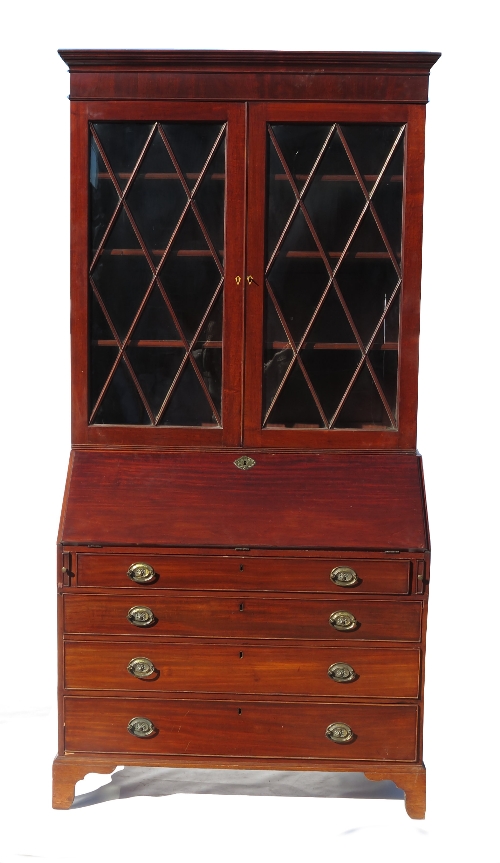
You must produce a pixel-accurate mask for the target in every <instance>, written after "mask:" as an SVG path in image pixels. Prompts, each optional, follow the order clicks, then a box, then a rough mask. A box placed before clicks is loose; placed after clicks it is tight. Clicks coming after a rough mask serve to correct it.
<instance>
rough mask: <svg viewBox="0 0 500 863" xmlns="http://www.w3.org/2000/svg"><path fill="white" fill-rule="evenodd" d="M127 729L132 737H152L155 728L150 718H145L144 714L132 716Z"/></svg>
mask: <svg viewBox="0 0 500 863" xmlns="http://www.w3.org/2000/svg"><path fill="white" fill-rule="evenodd" d="M127 731H129V732H130V734H133V735H134V737H152V736H153V734H156V731H157V729H156V728H155V727H154V725H153V723H152V722H151V720H150V719H146V718H145V717H144V716H134V718H133V719H131V720H130V722H129V724H128V725H127Z"/></svg>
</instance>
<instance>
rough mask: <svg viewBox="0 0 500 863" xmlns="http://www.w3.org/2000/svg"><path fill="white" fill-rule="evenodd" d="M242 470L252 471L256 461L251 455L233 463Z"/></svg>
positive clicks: (241, 457)
mask: <svg viewBox="0 0 500 863" xmlns="http://www.w3.org/2000/svg"><path fill="white" fill-rule="evenodd" d="M233 464H235V465H236V467H239V469H240V470H250V468H251V467H253V466H254V464H255V460H254V459H253V458H252V457H251V456H249V455H242V456H240V458H237V459H236V461H234V462H233Z"/></svg>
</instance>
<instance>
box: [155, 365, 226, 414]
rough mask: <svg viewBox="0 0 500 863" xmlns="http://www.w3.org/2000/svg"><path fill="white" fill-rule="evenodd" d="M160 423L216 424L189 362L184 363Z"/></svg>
mask: <svg viewBox="0 0 500 863" xmlns="http://www.w3.org/2000/svg"><path fill="white" fill-rule="evenodd" d="M160 424H161V425H169V426H200V425H209V426H213V425H217V420H216V418H215V417H214V415H213V413H212V410H211V408H210V404H209V402H208V400H207V398H206V396H205V393H204V392H203V387H202V386H201V384H200V382H199V380H198V377H197V375H196V373H195V371H194V369H193V367H192V365H191V363H190V362H187V363H186V366H185V368H184V370H183V372H182V374H181V376H180V378H179V381H178V383H177V384H176V387H175V389H174V391H173V394H172V397H171V399H170V401H169V402H168V405H167V407H166V409H165V412H164V414H163V416H162V418H161V420H160Z"/></svg>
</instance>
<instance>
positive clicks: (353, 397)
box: [334, 364, 391, 429]
mask: <svg viewBox="0 0 500 863" xmlns="http://www.w3.org/2000/svg"><path fill="white" fill-rule="evenodd" d="M334 427H335V428H352V429H375V428H380V427H383V428H391V422H390V420H389V417H388V415H387V412H386V410H385V407H384V404H383V402H382V399H381V398H380V396H379V394H378V392H377V388H376V386H375V384H374V382H373V378H372V376H371V374H370V372H369V371H368V369H367V367H366V364H364V365H363V367H362V369H361V371H360V373H359V375H358V377H357V378H356V381H355V383H354V386H353V388H352V390H351V392H350V393H349V395H348V396H347V399H346V401H345V403H344V405H343V407H342V410H341V411H340V413H339V416H338V417H337V419H336V421H335V424H334Z"/></svg>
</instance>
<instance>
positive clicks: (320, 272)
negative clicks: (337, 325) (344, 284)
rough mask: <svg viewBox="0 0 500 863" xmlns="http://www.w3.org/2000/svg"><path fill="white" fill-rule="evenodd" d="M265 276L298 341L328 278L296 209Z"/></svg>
mask: <svg viewBox="0 0 500 863" xmlns="http://www.w3.org/2000/svg"><path fill="white" fill-rule="evenodd" d="M267 278H268V281H269V284H270V286H271V288H272V290H273V292H274V295H275V297H276V300H277V302H278V305H279V307H280V309H281V311H282V313H283V317H284V318H285V320H286V323H287V326H288V327H289V328H290V332H291V334H292V336H293V338H294V339H295V340H296V341H299V339H300V338H301V337H302V336H303V335H304V332H305V330H306V327H307V325H308V324H309V322H310V320H311V318H312V315H313V313H314V310H315V308H316V306H317V305H318V303H319V301H320V299H321V296H322V295H323V293H324V291H325V289H326V287H327V285H328V280H329V277H328V271H327V269H326V267H325V264H324V262H323V260H322V259H321V256H320V253H319V251H318V247H317V245H316V243H315V242H314V239H313V237H312V234H311V232H310V230H309V228H308V226H307V224H306V220H305V218H304V216H303V215H302V213H301V212H300V211H299V212H298V213H297V215H296V216H295V218H294V220H293V223H292V225H291V227H290V230H289V231H288V233H287V235H286V237H285V240H284V242H283V244H282V246H281V249H280V251H279V254H278V255H277V257H276V259H275V260H274V263H273V264H272V266H271V268H270V270H269V273H268V276H267Z"/></svg>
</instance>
